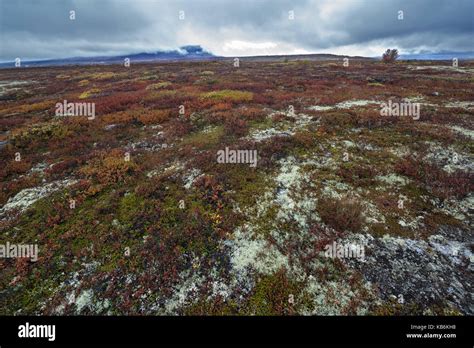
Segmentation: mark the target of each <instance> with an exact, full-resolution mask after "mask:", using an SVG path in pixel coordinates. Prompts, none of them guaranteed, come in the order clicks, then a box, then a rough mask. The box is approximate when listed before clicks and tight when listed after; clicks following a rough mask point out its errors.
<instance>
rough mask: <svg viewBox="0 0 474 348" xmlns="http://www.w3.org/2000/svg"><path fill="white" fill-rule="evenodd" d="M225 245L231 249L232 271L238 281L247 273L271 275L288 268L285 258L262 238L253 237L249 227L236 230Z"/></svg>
mask: <svg viewBox="0 0 474 348" xmlns="http://www.w3.org/2000/svg"><path fill="white" fill-rule="evenodd" d="M226 244H227V245H228V246H230V248H231V265H232V270H233V273H234V275H235V276H236V277H237V278H238V279H242V278H246V277H247V276H248V273H249V272H250V273H253V272H255V271H256V272H258V273H260V274H271V273H274V272H275V271H278V270H279V269H281V268H282V267H286V268H288V267H289V266H288V259H287V257H286V256H285V255H283V254H281V253H280V252H279V251H278V250H277V249H276V248H275V247H274V246H273V245H271V244H270V243H269V242H268V241H266V240H264V239H263V237H261V236H258V235H255V234H254V233H253V230H252V229H251V227H250V226H245V227H244V228H240V227H239V228H237V229H236V230H235V231H234V234H233V238H232V239H231V240H228V241H227V242H226Z"/></svg>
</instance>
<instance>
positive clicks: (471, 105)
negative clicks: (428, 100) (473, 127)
mask: <svg viewBox="0 0 474 348" xmlns="http://www.w3.org/2000/svg"><path fill="white" fill-rule="evenodd" d="M444 106H445V107H447V108H461V109H466V110H471V109H474V101H452V102H449V103H446V104H445V105H444Z"/></svg>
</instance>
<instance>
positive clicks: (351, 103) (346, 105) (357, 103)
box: [308, 99, 381, 111]
mask: <svg viewBox="0 0 474 348" xmlns="http://www.w3.org/2000/svg"><path fill="white" fill-rule="evenodd" d="M380 104H381V102H379V101H376V100H365V99H358V100H346V101H343V102H340V103H337V104H335V105H314V106H310V107H309V108H308V109H309V110H314V111H328V110H333V109H351V108H353V107H363V106H367V105H380Z"/></svg>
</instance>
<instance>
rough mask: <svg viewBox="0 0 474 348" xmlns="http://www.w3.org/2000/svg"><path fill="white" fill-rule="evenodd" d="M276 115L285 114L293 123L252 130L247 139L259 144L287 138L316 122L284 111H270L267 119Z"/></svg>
mask: <svg viewBox="0 0 474 348" xmlns="http://www.w3.org/2000/svg"><path fill="white" fill-rule="evenodd" d="M276 114H286V115H287V117H291V118H294V120H295V121H294V122H293V123H287V122H281V123H279V124H278V125H277V126H276V127H269V128H265V129H256V130H253V131H251V133H250V135H249V136H248V137H247V139H249V140H253V141H256V142H260V141H263V140H267V139H270V138H273V137H276V136H281V137H289V136H292V135H294V134H295V132H296V131H297V130H300V129H304V128H305V127H306V126H307V125H308V124H310V123H312V122H314V123H317V122H318V121H313V117H312V116H311V115H307V114H304V113H286V112H284V111H275V110H271V111H270V113H269V114H268V116H267V118H271V117H273V116H274V115H276Z"/></svg>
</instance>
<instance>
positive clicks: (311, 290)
mask: <svg viewBox="0 0 474 348" xmlns="http://www.w3.org/2000/svg"><path fill="white" fill-rule="evenodd" d="M364 287H365V289H366V290H367V291H369V292H370V291H371V289H370V283H368V282H367V283H365V284H364ZM303 291H304V293H307V294H308V295H309V296H310V298H311V299H312V308H311V309H309V308H308V309H306V310H305V309H303V310H302V314H303V315H341V314H343V312H344V309H345V308H347V307H348V306H349V303H350V301H351V300H353V299H354V298H358V297H360V296H358V295H359V294H358V292H354V289H352V288H351V286H350V285H349V283H348V282H347V281H344V280H338V281H328V282H325V283H320V282H318V281H317V280H316V278H314V277H310V278H309V279H308V282H307V285H306V287H305V289H304V290H303ZM368 308H369V303H367V302H365V301H361V303H359V305H358V306H357V309H356V311H357V313H356V314H357V315H364V314H367V312H368Z"/></svg>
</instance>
